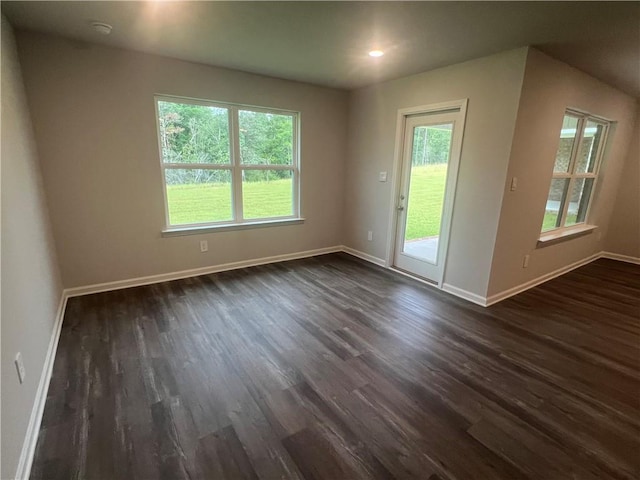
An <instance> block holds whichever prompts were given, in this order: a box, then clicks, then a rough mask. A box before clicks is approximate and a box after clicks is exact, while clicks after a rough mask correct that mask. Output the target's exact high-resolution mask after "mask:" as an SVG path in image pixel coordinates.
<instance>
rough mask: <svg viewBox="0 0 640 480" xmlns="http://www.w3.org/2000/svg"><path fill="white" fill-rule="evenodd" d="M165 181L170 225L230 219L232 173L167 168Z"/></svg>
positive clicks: (229, 171) (231, 216)
mask: <svg viewBox="0 0 640 480" xmlns="http://www.w3.org/2000/svg"><path fill="white" fill-rule="evenodd" d="M165 178H166V181H167V203H168V204H169V223H170V224H171V225H184V224H189V223H205V222H222V221H226V220H232V219H233V213H232V209H231V205H232V204H231V170H226V169H224V170H202V169H186V168H168V169H166V170H165Z"/></svg>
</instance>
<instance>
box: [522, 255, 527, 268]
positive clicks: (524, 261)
mask: <svg viewBox="0 0 640 480" xmlns="http://www.w3.org/2000/svg"><path fill="white" fill-rule="evenodd" d="M528 266H529V255H525V256H524V260H523V261H522V268H527V267H528Z"/></svg>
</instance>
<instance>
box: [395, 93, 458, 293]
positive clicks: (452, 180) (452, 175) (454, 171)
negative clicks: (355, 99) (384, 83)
mask: <svg viewBox="0 0 640 480" xmlns="http://www.w3.org/2000/svg"><path fill="white" fill-rule="evenodd" d="M467 104H468V99H466V98H464V99H461V100H452V101H448V102H441V103H434V104H429V105H420V106H416V107H408V108H400V109H398V114H397V120H396V139H395V149H394V155H393V169H392V171H391V198H390V200H389V221H388V229H387V249H386V259H385V266H386V267H387V268H394V265H393V264H394V254H395V249H396V238H397V228H398V210H397V206H398V205H397V202H398V198H399V196H400V188H401V180H402V163H403V156H404V136H405V131H406V120H407V117H409V116H411V115H420V114H437V113H446V112H450V111H451V110H459V112H460V115H461V119H462V120H461V122H460V127H461V128H462V131H461V132H460V152H459V155H457V156H456V157H455V158H452V159H451V162H450V163H449V173H448V174H447V189H452V191H453V195H449V198H447V199H445V200H446V201H445V205H444V207H443V210H444V212H445V213H447V215H446V217H443V218H444V222H443V225H442V227H443V228H442V230H441V238H443V239H444V241H445V243H446V248H445V255H444V258H443V259H442V262H443V264H442V273H441V275H440V278H439V279H437V285H434V286H437V287H438V288H442V284H443V280H444V275H445V270H446V268H447V259H448V256H449V255H448V253H449V241H450V235H449V234H450V231H451V220H452V216H453V206H454V200H455V191H456V188H457V184H458V170H459V166H460V158H461V157H462V145H463V142H464V130H465V125H466V120H467ZM456 127H457V125H456ZM454 128H455V127H454ZM442 232H446V236H445V235H442ZM403 273H405V272H403ZM416 278H419V279H421V278H420V277H416ZM421 280H422V279H421ZM424 281H425V282H428V283H430V282H429V281H428V280H424Z"/></svg>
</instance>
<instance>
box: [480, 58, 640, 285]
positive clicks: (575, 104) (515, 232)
mask: <svg viewBox="0 0 640 480" xmlns="http://www.w3.org/2000/svg"><path fill="white" fill-rule="evenodd" d="M568 107H571V108H576V109H579V110H582V111H586V112H590V113H593V114H596V115H599V116H602V117H605V118H607V119H610V120H612V121H614V122H616V123H615V125H614V126H613V128H612V131H611V135H610V142H609V143H608V148H607V151H606V153H605V159H604V162H603V165H602V168H601V175H600V178H599V179H598V184H597V186H596V189H595V193H594V194H595V199H596V200H595V201H594V203H593V204H592V207H591V210H590V213H589V219H588V221H589V222H590V223H592V224H594V225H597V226H598V227H600V228H599V229H598V230H597V231H595V232H594V233H592V234H589V235H585V236H582V237H579V238H574V239H571V240H567V241H564V242H561V243H558V244H555V245H551V246H547V247H544V248H536V242H537V240H538V238H539V235H540V228H541V225H542V218H543V216H544V207H545V203H546V199H547V194H548V193H549V184H550V181H551V174H552V170H553V164H554V161H555V154H556V149H557V147H558V141H559V135H558V132H559V131H560V128H561V126H562V118H563V115H564V111H565V109H566V108H568ZM635 109H636V101H635V100H634V99H633V98H631V97H629V96H628V95H625V94H623V93H621V92H619V91H617V90H615V89H614V88H612V87H609V86H608V85H605V84H604V83H602V82H600V81H598V80H596V79H594V78H593V77H590V76H588V75H586V74H585V73H583V72H580V71H579V70H576V69H575V68H572V67H570V66H569V65H567V64H565V63H563V62H559V61H557V60H554V59H552V58H551V57H549V56H547V55H544V54H543V53H541V52H539V51H537V50H535V49H530V51H529V55H528V57H527V66H526V70H525V77H524V82H523V87H522V96H521V98H520V108H519V110H518V118H517V122H516V129H515V133H514V140H513V147H512V153H511V159H510V161H509V168H508V174H507V178H506V181H505V182H504V183H503V184H502V185H501V186H500V188H501V190H503V191H504V201H503V203H502V211H501V213H500V225H499V228H498V234H497V239H496V245H495V251H494V253H493V265H492V268H491V280H490V283H489V289H488V296H491V295H494V294H497V293H499V292H503V291H505V290H508V289H510V288H513V287H516V286H518V285H521V284H523V283H526V282H527V281H530V280H533V279H535V278H538V277H540V276H542V275H545V274H547V273H550V272H553V271H554V270H557V269H560V268H563V267H565V266H567V265H570V264H572V263H574V262H578V261H580V260H582V259H584V258H587V257H589V256H590V255H592V254H595V253H598V252H600V251H601V250H602V247H603V245H604V241H603V240H604V238H605V237H606V235H607V227H608V223H609V217H610V215H611V211H612V209H613V205H614V202H615V198H616V191H617V188H618V184H619V180H620V175H621V172H622V167H623V164H624V159H625V157H626V154H627V148H628V145H629V139H630V135H631V128H632V125H633V117H634V115H635ZM512 177H517V178H518V188H517V190H516V191H514V192H511V191H510V190H509V185H510V179H511V178H512ZM526 254H529V255H530V256H531V257H530V261H529V267H528V268H526V269H525V268H522V263H523V257H524V255H526Z"/></svg>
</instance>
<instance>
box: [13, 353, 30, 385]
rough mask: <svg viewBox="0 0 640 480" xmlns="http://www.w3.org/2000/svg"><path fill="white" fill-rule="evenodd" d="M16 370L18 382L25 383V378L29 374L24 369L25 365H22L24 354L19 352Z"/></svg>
mask: <svg viewBox="0 0 640 480" xmlns="http://www.w3.org/2000/svg"><path fill="white" fill-rule="evenodd" d="M15 362H16V370H18V380H20V383H24V377H26V375H27V372H26V371H25V369H24V363H22V354H21V353H20V352H18V353H17V354H16V360H15Z"/></svg>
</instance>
